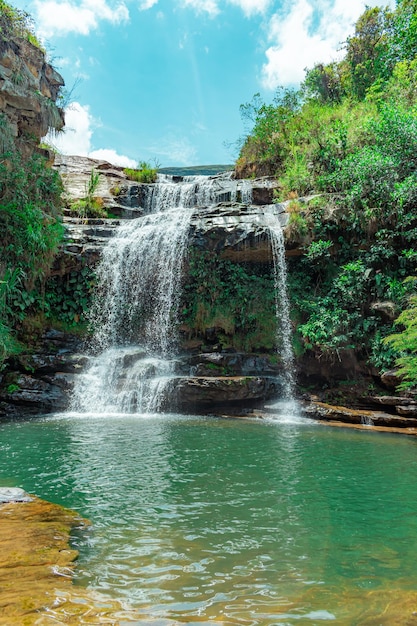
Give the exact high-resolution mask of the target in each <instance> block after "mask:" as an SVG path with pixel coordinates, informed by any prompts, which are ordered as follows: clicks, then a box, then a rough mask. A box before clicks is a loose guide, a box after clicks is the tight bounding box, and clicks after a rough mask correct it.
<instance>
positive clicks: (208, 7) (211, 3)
mask: <svg viewBox="0 0 417 626" xmlns="http://www.w3.org/2000/svg"><path fill="white" fill-rule="evenodd" d="M181 4H182V6H183V7H191V8H192V9H195V10H196V11H197V13H208V14H209V15H210V16H211V17H214V16H216V15H217V14H218V13H219V12H220V10H219V7H218V5H217V2H216V0H181Z"/></svg>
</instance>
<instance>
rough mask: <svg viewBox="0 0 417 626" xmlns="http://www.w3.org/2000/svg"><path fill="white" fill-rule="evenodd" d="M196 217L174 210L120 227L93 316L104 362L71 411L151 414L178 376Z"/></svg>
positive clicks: (108, 251)
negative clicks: (181, 309)
mask: <svg viewBox="0 0 417 626" xmlns="http://www.w3.org/2000/svg"><path fill="white" fill-rule="evenodd" d="M191 216H192V210H190V209H188V210H180V209H179V208H176V209H172V210H170V211H166V212H163V213H156V214H154V215H148V216H146V217H144V218H142V219H138V220H132V221H129V222H127V223H125V224H124V225H123V226H121V227H120V228H119V230H118V232H117V234H116V235H115V236H114V237H113V238H112V239H111V240H110V241H109V243H108V245H107V246H106V248H105V249H104V250H103V254H102V259H101V263H100V265H99V268H98V271H97V274H98V294H97V299H96V302H95V305H94V307H93V312H92V323H93V326H94V327H95V328H96V332H95V336H94V340H93V344H94V349H95V351H98V352H99V354H98V356H97V357H96V358H94V359H93V362H92V365H91V367H90V368H89V369H88V371H87V372H86V374H85V375H84V376H82V377H81V381H80V384H79V385H78V386H77V388H76V390H75V394H74V402H73V409H75V410H82V411H88V412H96V411H102V412H103V411H104V412H109V411H121V412H133V411H138V412H144V413H146V412H151V411H157V410H158V409H159V408H160V405H161V402H162V400H163V393H164V391H165V389H166V387H167V385H169V382H170V380H171V379H172V375H173V372H174V368H175V363H174V353H175V327H176V321H177V309H178V299H179V287H180V281H181V266H182V258H183V251H184V247H185V242H186V238H187V233H188V228H189V223H190V219H191Z"/></svg>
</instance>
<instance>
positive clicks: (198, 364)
mask: <svg viewBox="0 0 417 626" xmlns="http://www.w3.org/2000/svg"><path fill="white" fill-rule="evenodd" d="M190 364H191V372H192V374H193V375H195V376H203V377H212V376H214V377H216V376H240V375H244V376H273V375H275V374H276V373H277V372H278V371H279V370H278V368H277V367H276V366H273V365H271V363H270V361H269V359H268V357H266V356H258V355H255V354H245V353H239V352H207V353H201V354H196V355H193V356H192V357H191V359H190Z"/></svg>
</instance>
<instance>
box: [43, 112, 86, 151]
mask: <svg viewBox="0 0 417 626" xmlns="http://www.w3.org/2000/svg"><path fill="white" fill-rule="evenodd" d="M95 124H96V123H95V120H94V118H93V116H92V115H91V113H90V109H89V107H88V106H87V105H85V106H83V105H82V104H80V103H79V102H73V103H72V104H71V105H70V106H69V107H68V108H67V109H66V111H65V129H64V131H63V132H62V133H58V134H57V135H52V136H50V135H49V136H48V137H47V138H46V140H47V142H48V143H50V144H52V145H53V146H54V148H56V149H57V150H58V151H59V152H62V154H73V155H77V156H87V154H88V153H89V151H90V149H91V137H92V136H93V129H92V127H93V126H94V125H95Z"/></svg>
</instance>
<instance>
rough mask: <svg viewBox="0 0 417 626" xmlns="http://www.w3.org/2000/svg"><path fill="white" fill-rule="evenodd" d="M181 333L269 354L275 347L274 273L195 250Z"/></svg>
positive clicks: (191, 254) (186, 286) (183, 306)
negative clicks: (208, 337) (268, 351)
mask: <svg viewBox="0 0 417 626" xmlns="http://www.w3.org/2000/svg"><path fill="white" fill-rule="evenodd" d="M182 327H183V330H184V332H185V333H186V334H187V335H188V338H189V339H190V338H192V337H200V338H201V339H202V340H205V339H206V337H207V334H210V336H212V337H214V339H212V340H215V341H218V342H219V343H221V344H222V345H223V347H234V348H235V349H238V350H247V351H265V350H271V349H272V348H273V347H274V346H275V343H276V320H275V301H274V286H273V280H272V277H271V273H270V271H268V272H267V273H266V274H264V269H263V268H256V267H254V266H243V265H241V264H237V263H232V262H231V261H226V260H223V259H220V258H219V257H217V256H215V255H213V254H211V253H209V252H205V253H201V252H200V251H198V250H197V249H192V250H191V252H190V258H189V272H188V282H187V283H186V284H185V285H184V288H183V304H182Z"/></svg>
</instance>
